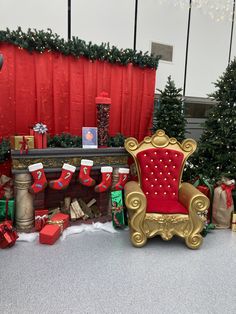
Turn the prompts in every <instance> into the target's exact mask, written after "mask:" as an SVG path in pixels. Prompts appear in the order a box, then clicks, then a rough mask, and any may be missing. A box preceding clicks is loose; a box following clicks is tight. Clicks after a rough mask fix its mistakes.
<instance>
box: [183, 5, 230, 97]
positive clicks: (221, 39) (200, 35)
mask: <svg viewBox="0 0 236 314" xmlns="http://www.w3.org/2000/svg"><path fill="white" fill-rule="evenodd" d="M230 31H231V23H230V21H229V20H225V21H220V22H216V21H215V20H212V19H211V18H210V17H209V16H208V15H204V14H203V13H202V12H201V11H200V10H198V9H196V8H193V9H192V16H191V28H190V41H189V58H188V73H187V85H186V95H188V96H199V97H201V96H203V97H204V96H205V97H206V96H207V94H209V93H210V92H213V91H214V90H215V86H214V84H213V82H216V80H217V79H218V77H219V75H221V74H222V72H223V71H224V70H225V68H226V67H227V64H228V55H229V43H230Z"/></svg>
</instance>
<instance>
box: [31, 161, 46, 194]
mask: <svg viewBox="0 0 236 314" xmlns="http://www.w3.org/2000/svg"><path fill="white" fill-rule="evenodd" d="M28 169H29V172H30V173H31V175H32V176H33V178H34V184H33V185H32V186H31V187H30V188H29V192H30V193H32V194H35V193H39V192H41V191H43V190H44V189H45V188H46V186H47V179H46V177H45V173H44V170H43V164H42V163H41V162H39V163H37V164H33V165H30V166H28Z"/></svg>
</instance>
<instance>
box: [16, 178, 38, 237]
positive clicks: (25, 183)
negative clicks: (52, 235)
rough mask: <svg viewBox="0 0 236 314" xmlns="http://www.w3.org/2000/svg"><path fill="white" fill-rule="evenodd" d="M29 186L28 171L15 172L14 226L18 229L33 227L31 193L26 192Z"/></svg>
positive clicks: (24, 229)
mask: <svg viewBox="0 0 236 314" xmlns="http://www.w3.org/2000/svg"><path fill="white" fill-rule="evenodd" d="M30 186H31V175H30V174H29V173H21V174H15V195H16V196H15V197H16V213H15V217H16V228H17V230H20V231H30V230H31V229H32V228H33V227H34V206H33V195H31V194H30V193H29V192H28V188H29V187H30Z"/></svg>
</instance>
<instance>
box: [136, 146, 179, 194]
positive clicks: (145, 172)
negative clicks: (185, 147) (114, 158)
mask: <svg viewBox="0 0 236 314" xmlns="http://www.w3.org/2000/svg"><path fill="white" fill-rule="evenodd" d="M136 158H137V163H138V166H139V171H140V184H141V187H142V190H143V192H144V194H145V195H146V197H147V199H149V198H150V199H153V200H154V199H160V200H161V199H168V200H170V199H172V200H178V189H179V184H180V179H181V178H180V175H181V173H182V166H183V162H184V154H183V153H182V152H180V151H177V150H172V149H167V148H149V149H146V150H143V151H141V152H139V153H138V154H137V155H136Z"/></svg>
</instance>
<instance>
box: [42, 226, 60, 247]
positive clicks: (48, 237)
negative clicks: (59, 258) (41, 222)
mask: <svg viewBox="0 0 236 314" xmlns="http://www.w3.org/2000/svg"><path fill="white" fill-rule="evenodd" d="M60 234H61V227H60V226H59V225H46V226H45V227H43V229H42V230H41V231H40V232H39V242H40V243H41V244H50V245H52V244H54V243H55V242H56V241H57V240H58V239H59V237H60Z"/></svg>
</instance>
